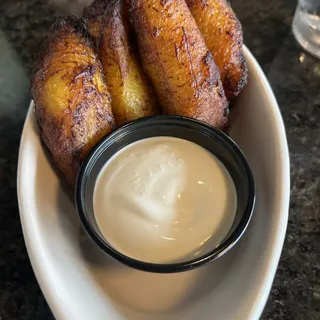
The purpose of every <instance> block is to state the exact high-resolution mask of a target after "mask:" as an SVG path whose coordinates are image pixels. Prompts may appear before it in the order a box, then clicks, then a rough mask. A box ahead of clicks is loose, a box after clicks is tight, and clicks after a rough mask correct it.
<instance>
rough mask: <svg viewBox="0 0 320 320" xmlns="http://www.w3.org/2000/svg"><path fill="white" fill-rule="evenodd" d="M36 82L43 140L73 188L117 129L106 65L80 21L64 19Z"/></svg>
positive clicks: (50, 42) (53, 33) (55, 31)
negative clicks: (102, 143) (87, 163)
mask: <svg viewBox="0 0 320 320" xmlns="http://www.w3.org/2000/svg"><path fill="white" fill-rule="evenodd" d="M50 33H51V36H50V38H49V39H48V40H47V43H46V47H45V50H44V52H43V54H42V56H41V57H40V59H39V61H38V62H37V65H36V69H35V72H34V75H33V77H32V84H31V89H32V95H33V99H34V102H35V106H36V108H35V111H36V118H37V122H38V125H39V128H40V136H41V139H42V141H43V143H44V144H45V145H46V146H47V148H48V150H49V152H50V153H51V155H52V158H53V160H54V162H55V163H56V164H57V166H58V167H59V168H60V170H61V171H62V172H63V173H64V175H65V177H66V179H67V181H68V182H69V183H70V184H71V185H73V184H74V183H75V180H76V176H77V173H78V170H79V167H80V164H81V162H82V161H83V159H84V158H85V156H86V155H87V153H88V152H89V151H90V149H91V148H92V147H93V146H94V145H95V144H96V143H97V142H98V141H99V140H100V139H101V138H102V137H103V136H104V135H106V134H107V133H109V132H110V131H111V130H112V129H113V128H114V118H113V115H112V112H111V99H110V94H109V92H108V89H107V86H106V83H105V80H104V77H103V73H102V67H101V63H100V62H99V60H98V58H97V56H96V54H95V52H94V50H93V43H92V41H91V40H90V38H88V36H89V35H88V33H87V31H86V28H85V26H84V23H83V21H82V20H81V19H78V18H76V17H73V16H69V17H65V18H60V19H59V20H58V21H57V22H56V23H55V24H54V26H53V28H52V30H51V32H50Z"/></svg>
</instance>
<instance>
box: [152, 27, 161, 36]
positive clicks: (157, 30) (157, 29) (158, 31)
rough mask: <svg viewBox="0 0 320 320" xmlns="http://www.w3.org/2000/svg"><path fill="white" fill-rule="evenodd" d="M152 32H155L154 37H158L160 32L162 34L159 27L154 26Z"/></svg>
mask: <svg viewBox="0 0 320 320" xmlns="http://www.w3.org/2000/svg"><path fill="white" fill-rule="evenodd" d="M152 34H153V36H154V37H158V36H159V34H160V30H159V28H158V27H156V26H155V27H153V30H152Z"/></svg>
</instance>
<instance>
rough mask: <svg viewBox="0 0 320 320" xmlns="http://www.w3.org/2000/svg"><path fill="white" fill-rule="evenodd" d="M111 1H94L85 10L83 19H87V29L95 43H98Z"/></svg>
mask: <svg viewBox="0 0 320 320" xmlns="http://www.w3.org/2000/svg"><path fill="white" fill-rule="evenodd" d="M108 3H109V0H94V1H93V2H92V3H91V4H90V5H89V6H87V7H85V8H84V10H83V17H84V18H85V19H86V22H87V28H88V31H89V33H90V34H91V36H92V37H93V39H94V41H95V43H97V42H98V39H99V35H100V29H101V27H102V24H103V21H104V13H105V10H106V9H107V6H108Z"/></svg>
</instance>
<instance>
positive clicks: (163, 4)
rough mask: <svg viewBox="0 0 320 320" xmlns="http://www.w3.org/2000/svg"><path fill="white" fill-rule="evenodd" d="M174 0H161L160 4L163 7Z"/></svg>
mask: <svg viewBox="0 0 320 320" xmlns="http://www.w3.org/2000/svg"><path fill="white" fill-rule="evenodd" d="M173 2H174V0H161V1H160V4H161V5H162V6H163V7H164V8H165V7H166V6H167V5H170V4H172V3H173Z"/></svg>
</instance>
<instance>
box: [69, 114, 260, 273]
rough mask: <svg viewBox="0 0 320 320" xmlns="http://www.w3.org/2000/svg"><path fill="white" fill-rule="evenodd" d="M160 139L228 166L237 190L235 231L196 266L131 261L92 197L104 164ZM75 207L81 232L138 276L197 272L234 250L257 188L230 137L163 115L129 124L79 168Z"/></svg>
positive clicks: (193, 263) (191, 263) (194, 263)
mask: <svg viewBox="0 0 320 320" xmlns="http://www.w3.org/2000/svg"><path fill="white" fill-rule="evenodd" d="M159 136H170V137H177V138H182V139H186V140H189V141H192V142H194V143H196V144H198V145H200V146H202V147H203V148H205V149H207V150H208V151H210V152H211V153H213V154H214V155H215V156H216V157H218V159H220V161H221V162H222V163H223V164H224V165H225V167H226V168H227V170H228V171H229V173H230V175H231V177H232V179H233V182H234V184H235V187H236V191H237V211H236V215H235V219H234V222H233V225H232V227H231V230H230V231H229V233H228V235H227V236H226V237H225V239H224V240H223V241H222V242H221V243H220V245H219V246H218V247H216V248H212V251H210V252H208V253H206V254H204V255H203V256H200V257H198V258H196V259H193V260H188V261H184V262H179V263H171V264H154V263H148V262H143V261H139V260H135V259H132V258H130V257H128V256H126V255H124V254H122V253H121V252H119V251H117V250H116V249H115V248H113V247H112V246H111V245H110V244H109V243H108V239H106V238H105V237H104V236H103V235H102V234H101V232H100V230H99V228H98V225H97V223H96V220H95V216H94V212H93V192H94V187H95V182H96V179H97V177H98V175H99V172H100V170H101V169H102V167H103V166H104V165H105V163H106V162H107V161H108V160H109V159H110V158H111V157H112V156H113V155H114V154H115V153H117V152H118V151H119V150H121V149H122V148H124V147H125V146H127V145H129V144H131V143H133V142H136V141H138V140H141V139H145V138H150V137H159ZM75 203H76V208H77V211H78V213H79V216H80V219H81V223H82V225H83V228H84V229H85V230H86V232H87V233H88V235H89V236H90V238H91V239H92V240H93V241H94V242H95V243H96V245H97V246H98V247H99V248H100V249H101V250H102V251H104V252H105V253H107V254H109V255H110V256H112V257H113V258H115V259H117V260H118V261H120V262H122V263H124V264H126V265H128V266H130V267H133V268H136V269H139V270H143V271H148V272H157V273H173V272H180V271H185V270H189V269H193V268H196V267H199V266H201V265H203V264H205V263H207V262H209V261H212V260H215V259H217V258H219V257H221V256H222V255H223V254H225V253H226V252H227V251H229V250H230V249H231V248H232V247H233V246H234V245H235V244H236V242H237V241H238V240H239V239H240V237H241V236H242V234H243V233H244V231H245V230H246V228H247V226H248V224H249V221H250V218H251V215H252V212H253V208H254V203H255V188H254V180H253V177H252V173H251V170H250V168H249V165H248V163H247V161H246V159H245V157H244V155H243V153H242V152H241V150H240V148H239V147H238V146H237V145H236V143H235V142H234V141H233V140H232V139H231V138H230V137H229V136H228V135H226V134H225V133H223V132H222V131H220V130H217V129H215V128H213V127H211V126H209V125H207V124H205V123H203V122H200V121H197V120H194V119H190V118H186V117H180V116H165V115H159V116H152V117H146V118H141V119H139V120H135V121H132V122H130V123H128V124H125V125H123V126H122V127H120V128H118V129H117V130H115V131H114V132H112V133H111V134H110V135H108V136H106V137H105V138H103V139H102V140H101V141H100V142H99V143H98V145H97V146H96V147H95V148H94V149H93V150H92V152H91V153H90V154H89V155H88V157H87V158H86V160H85V161H84V163H83V165H82V166H81V169H80V172H79V175H78V178H77V183H76V188H75Z"/></svg>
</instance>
